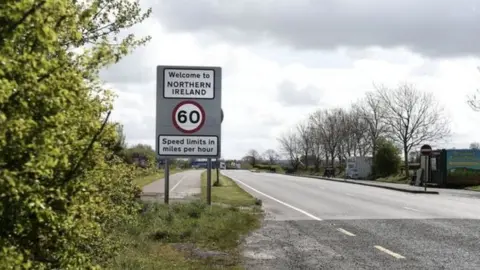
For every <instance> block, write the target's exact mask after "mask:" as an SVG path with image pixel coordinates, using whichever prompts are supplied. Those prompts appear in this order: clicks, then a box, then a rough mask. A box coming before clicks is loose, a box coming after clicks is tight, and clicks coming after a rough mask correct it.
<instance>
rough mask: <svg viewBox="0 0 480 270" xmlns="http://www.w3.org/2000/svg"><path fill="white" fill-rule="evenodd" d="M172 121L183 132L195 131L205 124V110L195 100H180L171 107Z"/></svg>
mask: <svg viewBox="0 0 480 270" xmlns="http://www.w3.org/2000/svg"><path fill="white" fill-rule="evenodd" d="M172 122H173V126H175V128H176V129H178V130H179V131H181V132H183V133H187V134H191V133H195V132H197V131H199V130H200V129H201V128H202V126H203V124H205V110H203V108H202V106H201V105H200V104H198V103H197V102H195V101H192V100H186V101H182V102H180V103H178V104H177V106H175V108H174V109H173V112H172Z"/></svg>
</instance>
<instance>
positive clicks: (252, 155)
mask: <svg viewBox="0 0 480 270" xmlns="http://www.w3.org/2000/svg"><path fill="white" fill-rule="evenodd" d="M244 160H248V162H249V163H250V165H252V166H255V165H256V164H257V163H258V162H259V161H260V160H261V156H260V154H259V153H258V152H257V150H255V149H250V150H249V151H248V153H247V155H246V156H245V157H244Z"/></svg>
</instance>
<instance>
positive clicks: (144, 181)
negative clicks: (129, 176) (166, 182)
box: [133, 169, 182, 187]
mask: <svg viewBox="0 0 480 270" xmlns="http://www.w3.org/2000/svg"><path fill="white" fill-rule="evenodd" d="M181 171H182V170H176V169H170V175H172V174H175V173H178V172H181ZM164 176H165V173H164V171H163V170H158V171H157V172H155V173H153V174H149V175H145V176H139V177H137V178H135V179H133V182H134V183H135V184H136V185H137V186H139V187H144V186H146V185H148V184H150V183H152V182H154V181H156V180H158V179H162V178H163V177H164Z"/></svg>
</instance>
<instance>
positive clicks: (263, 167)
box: [253, 164, 284, 173]
mask: <svg viewBox="0 0 480 270" xmlns="http://www.w3.org/2000/svg"><path fill="white" fill-rule="evenodd" d="M253 168H255V169H258V170H260V171H267V172H274V173H283V172H284V170H283V168H282V167H281V166H280V165H267V164H255V165H254V166H253Z"/></svg>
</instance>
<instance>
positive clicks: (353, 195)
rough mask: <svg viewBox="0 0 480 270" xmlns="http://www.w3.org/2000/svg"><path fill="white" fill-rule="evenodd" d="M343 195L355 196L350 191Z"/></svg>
mask: <svg viewBox="0 0 480 270" xmlns="http://www.w3.org/2000/svg"><path fill="white" fill-rule="evenodd" d="M345 195H347V196H350V197H355V195H353V194H351V193H345Z"/></svg>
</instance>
